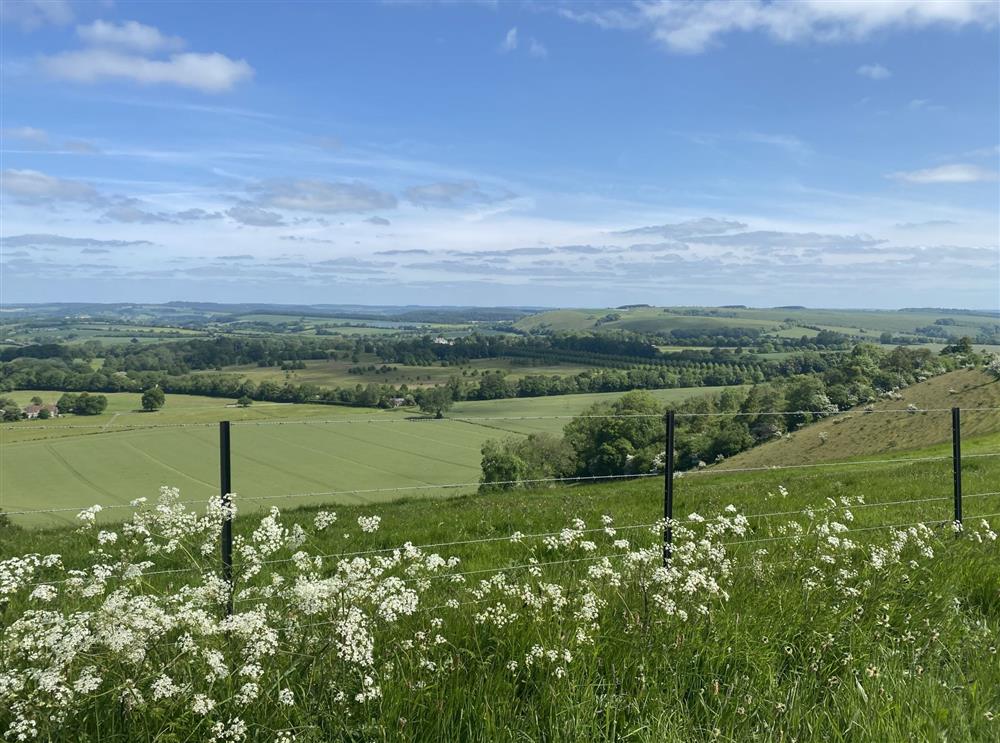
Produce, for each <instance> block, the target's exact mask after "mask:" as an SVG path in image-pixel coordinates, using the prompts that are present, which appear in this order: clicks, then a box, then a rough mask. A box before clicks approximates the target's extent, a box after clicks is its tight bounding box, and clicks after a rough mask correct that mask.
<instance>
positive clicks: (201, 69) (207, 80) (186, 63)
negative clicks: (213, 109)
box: [42, 49, 254, 93]
mask: <svg viewBox="0 0 1000 743" xmlns="http://www.w3.org/2000/svg"><path fill="white" fill-rule="evenodd" d="M42 66H43V68H44V69H45V70H46V72H48V73H49V74H50V75H52V76H53V77H57V78H60V79H63V80H72V81H74V82H82V83H95V82H98V81H100V80H105V79H109V78H110V79H120V80H131V81H133V82H137V83H140V84H143V85H153V84H158V83H159V84H167V85H178V86H180V87H184V88H194V89H195V90H200V91H202V92H204V93H220V92H223V91H226V90H229V89H231V88H232V87H233V86H235V85H236V84H237V83H239V82H242V81H243V80H247V79H249V78H251V77H253V72H254V71H253V68H252V67H251V66H250V65H249V64H247V62H246V60H243V59H240V60H234V59H230V58H229V57H227V56H225V55H223V54H218V53H212V54H197V53H194V52H185V53H183V54H172V55H171V56H170V57H169V58H168V59H166V60H159V59H149V58H147V57H142V56H139V55H136V54H126V53H122V52H116V51H111V50H108V49H83V50H80V51H74V52H63V53H62V54H56V55H54V56H51V57H45V58H43V60H42Z"/></svg>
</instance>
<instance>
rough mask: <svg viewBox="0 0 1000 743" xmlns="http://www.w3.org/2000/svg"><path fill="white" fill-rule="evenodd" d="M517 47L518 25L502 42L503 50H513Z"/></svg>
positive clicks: (501, 47) (501, 49) (501, 48)
mask: <svg viewBox="0 0 1000 743" xmlns="http://www.w3.org/2000/svg"><path fill="white" fill-rule="evenodd" d="M515 49H517V26H514V27H513V28H512V29H511V30H510V31H508V32H507V35H506V36H504V37H503V41H501V42H500V51H501V52H512V51H514V50H515Z"/></svg>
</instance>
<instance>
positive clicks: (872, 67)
mask: <svg viewBox="0 0 1000 743" xmlns="http://www.w3.org/2000/svg"><path fill="white" fill-rule="evenodd" d="M857 73H858V74H859V75H861V77H867V78H868V79H869V80H888V79H889V78H890V77H892V72H891V71H890V70H889V68H888V67H883V66H882V65H880V64H863V65H861V66H860V67H859V68H858V69H857Z"/></svg>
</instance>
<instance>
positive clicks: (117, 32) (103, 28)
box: [76, 21, 184, 52]
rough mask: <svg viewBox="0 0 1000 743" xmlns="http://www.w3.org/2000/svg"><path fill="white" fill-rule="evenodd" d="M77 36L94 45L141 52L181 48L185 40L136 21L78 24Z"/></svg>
mask: <svg viewBox="0 0 1000 743" xmlns="http://www.w3.org/2000/svg"><path fill="white" fill-rule="evenodd" d="M76 33H77V36H79V37H80V38H81V39H82V40H83V41H84V43H86V44H90V45H92V46H114V47H124V48H126V49H134V50H136V51H139V52H155V51H159V50H161V49H180V48H181V47H183V46H184V40H183V39H181V38H179V37H177V36H164V35H163V34H161V33H160V31H159V30H158V29H156V28H153V27H152V26H145V25H143V24H142V23H138V22H136V21H125V22H124V23H117V24H116V23H109V22H108V21H94V22H93V23H91V24H90V25H89V26H77V27H76Z"/></svg>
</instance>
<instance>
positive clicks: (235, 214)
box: [226, 206, 285, 227]
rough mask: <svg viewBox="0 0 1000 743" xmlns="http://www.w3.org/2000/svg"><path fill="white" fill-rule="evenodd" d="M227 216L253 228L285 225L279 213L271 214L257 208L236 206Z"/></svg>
mask: <svg viewBox="0 0 1000 743" xmlns="http://www.w3.org/2000/svg"><path fill="white" fill-rule="evenodd" d="M226 214H228V215H229V216H230V217H231V218H232V219H234V220H236V221H237V222H239V223H240V224H245V225H249V226H251V227H279V226H281V225H283V224H284V223H285V221H284V219H282V217H281V215H280V214H278V213H277V212H269V211H267V210H266V209H261V208H260V207H256V206H234V207H233V208H232V209H230V210H228V211H227V212H226Z"/></svg>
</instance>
